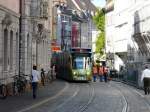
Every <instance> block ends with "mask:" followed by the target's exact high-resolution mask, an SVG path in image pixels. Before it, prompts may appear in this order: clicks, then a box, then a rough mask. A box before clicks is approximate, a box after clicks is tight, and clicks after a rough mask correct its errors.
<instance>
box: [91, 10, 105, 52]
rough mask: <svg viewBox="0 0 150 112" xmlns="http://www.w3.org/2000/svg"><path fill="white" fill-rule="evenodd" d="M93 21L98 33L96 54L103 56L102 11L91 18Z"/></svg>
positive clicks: (103, 23)
mask: <svg viewBox="0 0 150 112" xmlns="http://www.w3.org/2000/svg"><path fill="white" fill-rule="evenodd" d="M93 21H94V23H95V25H96V27H97V29H98V30H99V31H100V33H99V35H98V37H97V41H96V53H100V54H101V55H103V53H104V47H105V14H104V12H103V10H98V11H97V14H96V15H95V16H94V17H93Z"/></svg>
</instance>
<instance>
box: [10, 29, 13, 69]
mask: <svg viewBox="0 0 150 112" xmlns="http://www.w3.org/2000/svg"><path fill="white" fill-rule="evenodd" d="M12 67H13V31H10V69H12Z"/></svg>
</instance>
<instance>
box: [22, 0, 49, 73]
mask: <svg viewBox="0 0 150 112" xmlns="http://www.w3.org/2000/svg"><path fill="white" fill-rule="evenodd" d="M50 3H51V0H24V1H22V3H21V4H22V5H21V7H22V11H21V50H20V51H21V56H20V74H26V75H30V74H31V70H32V66H33V65H37V67H38V69H39V70H40V69H41V68H44V69H45V70H48V69H49V67H50V61H49V60H50V59H49V58H50V11H49V9H50V7H49V4H50Z"/></svg>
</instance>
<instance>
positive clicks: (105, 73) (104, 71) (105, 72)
mask: <svg viewBox="0 0 150 112" xmlns="http://www.w3.org/2000/svg"><path fill="white" fill-rule="evenodd" d="M102 69H103V76H104V80H105V82H107V80H108V78H107V77H108V75H107V72H108V69H107V68H106V67H105V66H103V68H102Z"/></svg>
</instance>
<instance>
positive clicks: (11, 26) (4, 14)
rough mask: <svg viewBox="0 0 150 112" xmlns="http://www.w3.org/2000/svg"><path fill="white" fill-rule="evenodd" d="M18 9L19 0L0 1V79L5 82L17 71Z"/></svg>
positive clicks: (9, 80) (8, 81) (10, 79)
mask: <svg viewBox="0 0 150 112" xmlns="http://www.w3.org/2000/svg"><path fill="white" fill-rule="evenodd" d="M14 6H15V7H14ZM19 10H20V3H19V0H14V1H10V0H1V1H0V29H1V31H0V79H3V80H2V81H1V82H2V83H5V84H7V83H10V82H11V81H12V76H14V75H17V74H18V72H19V69H18V66H19V49H18V48H19V18H20V11H19Z"/></svg>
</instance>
